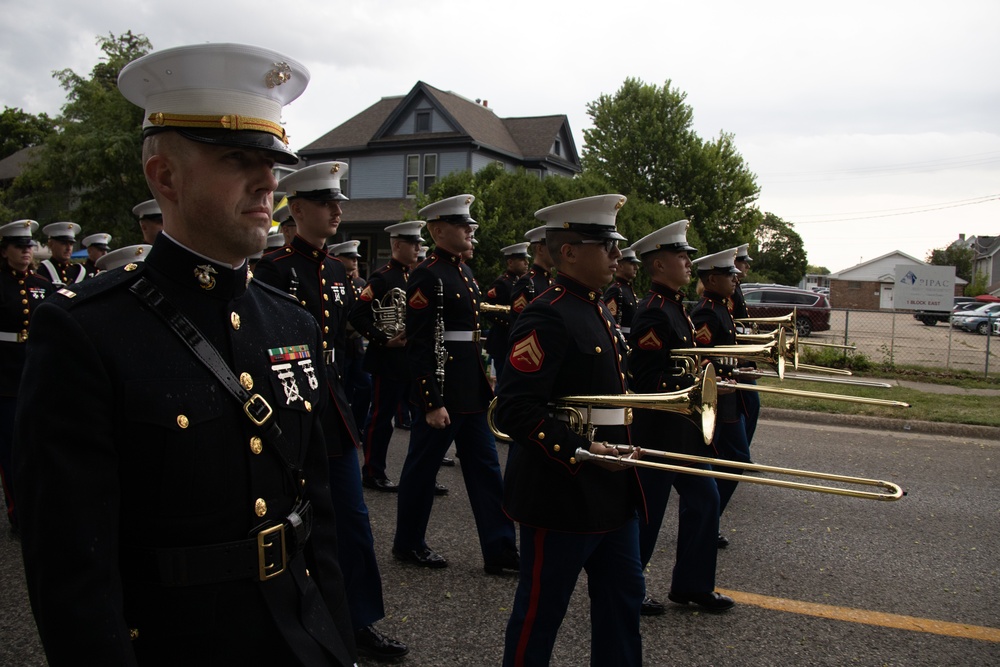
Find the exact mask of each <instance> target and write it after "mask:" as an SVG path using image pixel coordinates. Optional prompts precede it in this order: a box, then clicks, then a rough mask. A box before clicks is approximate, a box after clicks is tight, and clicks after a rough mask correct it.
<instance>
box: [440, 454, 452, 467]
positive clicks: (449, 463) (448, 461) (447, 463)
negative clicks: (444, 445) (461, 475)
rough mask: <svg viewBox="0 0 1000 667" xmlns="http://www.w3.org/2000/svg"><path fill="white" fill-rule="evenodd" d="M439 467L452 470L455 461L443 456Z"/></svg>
mask: <svg viewBox="0 0 1000 667" xmlns="http://www.w3.org/2000/svg"><path fill="white" fill-rule="evenodd" d="M441 465H443V466H445V467H448V468H454V467H455V459H453V458H451V457H450V456H445V457H444V458H442V459H441Z"/></svg>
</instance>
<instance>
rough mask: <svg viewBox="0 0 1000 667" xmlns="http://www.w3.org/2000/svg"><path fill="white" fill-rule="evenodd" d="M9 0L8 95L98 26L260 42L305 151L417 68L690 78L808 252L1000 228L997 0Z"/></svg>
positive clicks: (474, 75) (525, 107)
mask: <svg viewBox="0 0 1000 667" xmlns="http://www.w3.org/2000/svg"><path fill="white" fill-rule="evenodd" d="M822 5H823V6H822V7H820V3H811V2H802V1H801V0H796V1H789V2H783V1H777V0H757V1H756V2H746V1H745V0H741V1H730V0H725V1H717V2H713V1H711V0H706V1H705V2H695V1H693V0H688V1H687V2H683V3H681V2H676V1H674V0H658V1H657V0H654V1H650V2H637V1H634V0H619V1H618V2H613V3H607V2H601V3H598V2H593V1H592V0H575V1H574V2H556V1H554V0H531V1H524V0H505V1H504V2H479V1H477V0H465V1H463V2H453V1H450V0H424V1H423V2H404V1H402V0H354V1H353V2H340V1H338V0H289V1H287V2H283V3H275V2H261V1H260V0H242V1H241V2H239V3H227V2H205V1H204V0H199V1H197V2H195V1H192V0H173V1H172V2H168V3H137V2H134V1H131V0H129V1H124V0H102V2H98V3H81V2H78V1H77V0H34V1H32V2H21V1H14V0H0V16H2V17H3V18H2V27H0V54H2V60H3V62H4V63H6V66H5V72H4V81H5V85H4V86H3V87H2V88H0V103H2V104H3V105H5V106H12V107H20V108H23V109H25V110H26V111H29V112H32V113H40V112H46V113H48V114H50V115H55V114H57V113H58V112H59V110H60V107H61V106H62V104H63V103H64V101H65V99H64V94H63V91H62V89H61V88H60V87H59V85H58V83H57V82H56V81H55V79H53V78H52V76H51V73H52V72H53V71H54V70H59V69H63V68H70V69H73V70H74V71H76V72H78V73H80V74H84V75H86V74H88V73H89V71H90V69H91V68H92V67H93V65H94V64H95V63H96V62H97V59H98V57H99V55H100V52H99V50H98V48H97V46H96V44H95V40H96V37H97V36H98V35H106V34H108V33H114V34H115V35H119V34H122V33H124V32H125V31H127V30H132V31H133V32H135V33H142V34H144V35H146V36H147V37H148V38H149V39H150V40H151V41H152V43H153V46H154V48H166V47H171V46H177V45H181V44H189V43H195V42H208V41H212V42H245V43H249V44H257V45H260V46H268V47H271V48H275V49H278V50H280V51H283V52H285V53H287V54H288V55H289V56H291V57H294V58H295V59H297V60H299V61H300V62H303V63H305V64H306V65H307V66H308V67H309V69H310V71H311V73H312V81H311V83H310V85H309V88H308V89H307V90H306V92H305V94H304V95H303V96H302V97H301V98H299V99H298V100H297V101H296V102H294V103H293V104H292V105H291V106H290V107H288V109H287V110H286V113H285V120H286V124H287V127H288V131H289V134H290V135H291V138H292V139H291V141H292V146H293V148H301V147H302V146H305V145H306V144H308V143H309V142H311V141H312V140H314V139H316V138H318V137H319V136H321V135H322V134H324V133H325V132H326V131H327V130H329V129H330V128H333V127H335V126H336V125H338V124H340V123H341V122H343V121H344V120H346V119H347V118H350V117H351V116H353V115H355V114H356V113H358V112H360V111H361V110H363V109H365V108H366V107H368V106H370V105H371V104H373V103H374V102H375V101H377V100H378V99H379V98H380V97H383V96H390V95H401V94H405V93H407V92H408V91H409V90H410V89H411V88H412V87H413V85H414V84H415V83H416V82H417V81H418V80H423V81H425V82H427V83H429V84H431V85H433V86H435V87H437V88H440V89H443V90H450V91H453V92H455V93H458V94H460V95H463V96H465V97H467V98H470V99H476V98H482V99H485V100H488V101H489V106H490V107H491V108H493V109H494V110H495V111H496V113H497V114H498V115H500V116H501V117H506V116H533V115H546V114H553V113H565V114H566V115H567V116H568V117H569V119H570V125H571V127H572V128H573V131H574V133H575V135H576V141H577V148H578V150H581V151H582V149H583V129H584V128H586V127H588V126H589V125H590V119H589V117H588V116H587V114H586V105H587V103H588V102H590V101H593V100H595V99H597V97H598V96H600V95H601V94H602V93H608V94H613V93H614V92H615V91H616V90H617V89H618V88H619V87H620V85H621V83H622V82H623V81H624V79H625V78H626V77H629V76H632V77H638V78H640V79H642V80H643V81H645V82H647V83H656V84H659V85H662V84H663V83H664V82H665V81H666V80H668V79H670V80H671V82H672V85H673V86H674V87H676V88H679V89H680V90H682V91H684V92H686V93H687V95H688V97H687V101H688V103H689V104H690V105H691V106H692V107H693V109H694V123H695V128H696V130H697V131H698V132H699V134H701V135H702V136H703V137H705V138H711V137H715V136H717V135H718V133H719V132H720V131H725V132H729V133H732V134H734V136H735V142H736V145H737V147H738V148H739V150H740V151H741V153H742V154H743V157H744V158H745V159H746V161H747V164H748V165H749V167H750V169H751V170H752V171H753V172H754V173H756V174H757V180H758V184H759V185H760V186H761V196H760V200H759V206H760V208H761V209H762V210H765V211H771V212H773V213H775V214H777V215H779V216H780V217H782V218H784V219H785V220H788V221H791V222H793V223H794V224H795V229H796V230H797V231H798V232H799V234H801V235H802V237H803V239H804V241H805V245H806V250H807V252H808V254H809V261H810V263H811V264H815V265H821V266H826V267H827V268H829V269H831V270H833V271H838V270H841V269H845V268H848V267H850V266H853V265H854V264H856V263H858V262H860V261H863V260H870V259H874V258H876V257H878V256H881V255H884V254H886V253H888V252H891V251H893V250H897V249H898V250H902V251H903V252H906V253H908V254H911V255H914V256H916V257H918V258H923V257H924V256H925V255H926V254H927V252H928V250H929V249H931V248H937V247H942V246H945V245H947V244H948V243H949V242H951V241H952V240H954V239H955V238H957V237H958V235H959V234H966V235H969V236H971V235H997V234H1000V79H998V77H997V76H996V69H997V66H998V65H1000V39H997V37H996V26H997V25H998V24H1000V3H998V2H996V0H951V1H950V2H947V3H945V2H922V3H914V2H912V1H909V2H904V1H896V0H891V1H890V0H884V1H882V0H867V1H865V2H855V1H853V0H846V1H841V2H838V3H822Z"/></svg>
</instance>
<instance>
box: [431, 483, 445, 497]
mask: <svg viewBox="0 0 1000 667" xmlns="http://www.w3.org/2000/svg"><path fill="white" fill-rule="evenodd" d="M434 495H435V496H447V495H448V487H447V486H445V485H443V484H438V483H437V482H434Z"/></svg>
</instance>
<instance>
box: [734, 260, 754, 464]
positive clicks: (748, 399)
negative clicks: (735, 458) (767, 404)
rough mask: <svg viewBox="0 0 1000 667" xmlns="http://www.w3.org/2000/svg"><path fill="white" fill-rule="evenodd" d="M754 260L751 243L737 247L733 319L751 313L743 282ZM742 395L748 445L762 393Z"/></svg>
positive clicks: (746, 380)
mask: <svg viewBox="0 0 1000 667" xmlns="http://www.w3.org/2000/svg"><path fill="white" fill-rule="evenodd" d="M752 261H753V257H751V256H750V244H749V243H744V244H743V245H741V246H740V247H739V248H737V249H736V259H735V260H733V264H735V265H736V268H737V269H739V272H740V275H739V276H737V279H736V290H735V291H734V292H733V296H732V299H733V319H734V320H739V319H743V318H747V317H750V313H749V312H748V311H747V300H746V299H745V298H744V296H743V287H742V284H741V283H742V282H743V281H744V280H745V279H746V277H747V272H748V271H749V270H750V262H752ZM736 326H737V332H738V329H739V326H740V325H739V324H738V323H737V325H736ZM747 366H748V367H750V368H755V367H756V364H754V363H752V362H751V363H749V364H747ZM740 382H742V383H744V384H757V380H755V379H754V378H748V377H742V378H740ZM738 396H739V397H740V409H741V410H742V411H743V420H744V422H745V424H746V429H747V446H748V447H749V446H750V445H752V444H753V434H754V433H755V432H756V431H757V419H758V418H759V417H760V394H759V393H758V392H756V391H740V392H739V393H738Z"/></svg>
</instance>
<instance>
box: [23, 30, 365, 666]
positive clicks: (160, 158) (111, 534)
mask: <svg viewBox="0 0 1000 667" xmlns="http://www.w3.org/2000/svg"><path fill="white" fill-rule="evenodd" d="M164 72H169V73H171V74H172V75H173V76H163V73H164ZM308 79H309V74H308V71H307V70H306V69H305V68H304V67H303V66H302V65H301V64H299V63H298V62H297V61H295V60H293V59H292V58H289V57H288V56H286V55H284V54H281V53H277V52H275V51H271V50H268V49H261V48H258V47H253V46H245V45H238V44H198V45H193V46H182V47H177V48H172V49H166V50H163V51H157V52H153V53H151V54H149V55H146V56H143V57H142V58H139V59H138V60H135V61H133V62H131V63H129V64H128V65H126V66H125V67H124V68H123V69H122V71H121V74H120V75H119V78H118V90H120V91H121V93H122V94H123V95H124V96H125V97H126V98H127V99H128V100H129V101H131V102H133V103H134V104H136V105H137V106H139V107H141V108H143V109H144V110H145V111H144V113H143V118H144V119H145V122H144V128H143V137H144V138H143V171H144V175H145V177H146V182H147V183H148V184H149V186H150V189H151V190H152V191H153V193H154V196H155V197H156V199H157V201H158V202H159V204H160V206H161V208H162V211H163V222H164V229H163V232H162V233H161V234H159V235H158V236H157V238H156V241H155V242H154V244H153V248H152V249H151V250H150V251H149V253H148V255H147V258H146V260H145V261H143V262H130V263H128V264H126V266H125V267H123V268H121V269H118V270H114V271H106V272H104V273H103V274H101V275H98V276H97V277H96V278H94V279H93V280H88V281H86V282H84V283H80V284H75V285H67V286H66V287H65V288H63V289H61V290H60V291H59V292H58V293H56V294H54V295H52V296H51V297H50V298H49V299H47V300H46V301H45V302H43V303H42V304H41V305H40V306H39V307H38V309H37V311H36V312H35V315H34V317H33V320H32V327H31V339H30V341H29V343H28V344H29V345H30V346H31V349H30V354H29V355H28V362H27V364H26V366H25V371H24V379H23V382H22V395H21V396H22V399H23V404H22V406H21V409H19V410H18V416H17V420H18V426H17V433H18V440H17V442H16V444H15V465H16V479H17V482H18V483H19V486H18V487H17V491H16V493H17V501H18V511H19V516H20V518H21V519H22V535H23V541H22V551H23V555H24V562H25V574H26V580H27V586H28V591H29V595H30V597H31V605H32V611H33V612H34V616H35V621H36V624H37V625H38V630H39V635H40V637H41V641H42V644H43V645H44V647H45V651H46V654H47V657H48V662H49V664H50V665H51V666H52V667H59V666H60V665H78V664H80V662H81V660H84V661H86V662H89V663H92V664H101V665H178V664H184V665H219V664H253V663H256V664H262V663H268V664H275V665H330V666H338V667H346V666H349V665H353V664H354V663H355V662H356V659H357V656H356V650H355V646H354V635H353V632H352V627H351V619H350V613H349V611H348V607H347V603H346V596H345V594H344V582H343V575H342V573H341V569H340V566H339V565H338V563H337V536H336V533H335V524H336V523H337V520H336V518H335V516H334V508H333V505H332V503H331V501H330V491H329V480H328V467H327V462H326V455H325V454H326V447H325V443H324V441H323V431H322V428H321V425H320V420H319V416H320V415H321V414H322V412H323V410H324V408H325V407H326V404H327V401H328V398H327V395H326V392H325V390H324V388H323V387H321V386H320V385H319V383H318V382H317V373H322V372H323V370H322V346H321V342H322V341H321V338H320V333H319V330H318V328H317V326H316V322H315V320H314V318H312V317H311V316H310V315H309V314H308V313H307V312H304V311H303V309H302V308H301V307H300V306H299V305H298V304H296V303H295V302H293V301H292V300H290V299H289V298H288V297H287V295H286V294H284V293H282V292H279V291H277V290H274V289H271V288H270V287H268V286H266V285H264V284H262V283H261V282H260V281H257V280H254V279H253V278H252V276H251V275H250V274H249V273H248V271H247V262H246V257H248V256H249V255H251V254H253V253H254V252H255V251H257V250H259V249H260V248H262V247H263V246H264V240H265V235H266V234H267V229H268V228H269V226H270V218H271V207H272V193H273V191H274V190H275V188H276V186H277V183H276V181H275V177H274V174H273V172H272V169H273V167H274V164H275V162H280V163H283V164H294V163H295V162H297V158H296V157H295V155H294V154H292V153H291V152H290V151H289V150H288V148H287V146H286V144H285V142H284V141H283V139H284V138H285V133H284V128H283V126H282V124H281V122H280V121H281V117H280V116H281V108H282V106H283V105H284V104H286V103H288V102H290V101H291V100H293V99H295V98H297V97H298V96H299V95H300V94H301V93H302V91H303V90H304V88H305V86H306V83H307V82H308ZM268 84H270V85H268ZM234 116H236V117H239V118H240V119H242V120H243V121H244V122H245V124H244V125H240V126H237V127H234V126H233V124H231V123H229V122H228V120H226V119H228V118H231V117H234ZM224 120H225V122H223V121H224ZM247 125H249V126H250V127H251V128H252V129H247V127H246V126H247ZM95 332H99V334H100V335H97V333H95ZM151 346H155V354H150V349H151ZM136 360H141V363H137V362H136ZM57 381H58V382H67V383H69V385H70V386H73V387H74V388H75V389H76V394H75V396H74V399H73V400H72V401H63V402H62V403H61V405H60V418H59V419H52V417H51V414H49V413H48V412H47V411H44V410H38V409H37V406H38V405H40V404H42V403H44V402H45V401H46V400H47V396H49V395H50V392H51V387H52V384H53V383H54V382H57ZM81 424H86V428H81Z"/></svg>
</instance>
